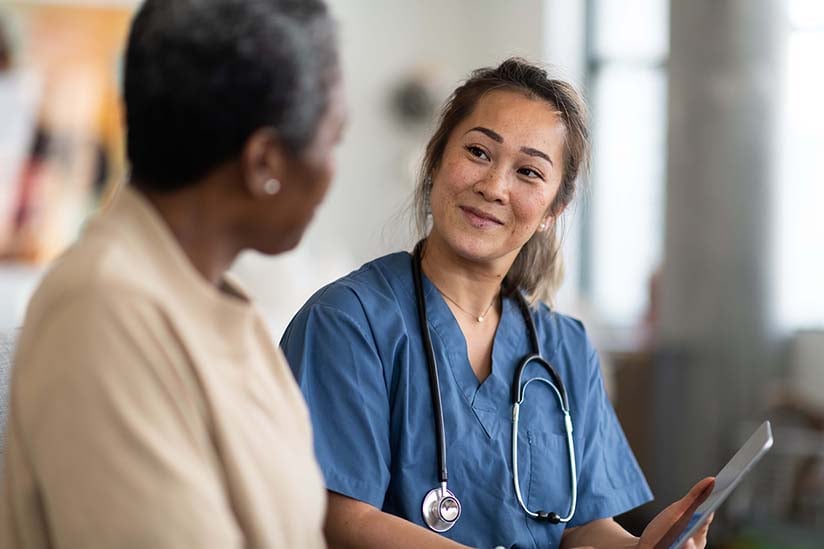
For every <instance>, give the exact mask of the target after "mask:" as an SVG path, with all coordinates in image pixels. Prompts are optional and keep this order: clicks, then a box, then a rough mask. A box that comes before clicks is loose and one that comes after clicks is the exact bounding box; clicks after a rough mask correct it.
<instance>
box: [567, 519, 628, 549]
mask: <svg viewBox="0 0 824 549" xmlns="http://www.w3.org/2000/svg"><path fill="white" fill-rule="evenodd" d="M637 546H638V538H636V537H635V536H633V535H632V534H630V533H629V532H627V531H626V530H624V529H623V528H621V526H620V525H619V524H618V523H617V522H615V521H614V520H612V519H611V518H610V519H601V520H593V521H592V522H589V523H587V524H584V525H583V526H578V527H576V528H567V530H566V531H565V532H564V536H563V538H561V549H571V548H573V547H598V548H599V549H624V548H629V547H637Z"/></svg>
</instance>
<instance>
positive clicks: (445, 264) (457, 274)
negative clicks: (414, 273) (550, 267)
mask: <svg viewBox="0 0 824 549" xmlns="http://www.w3.org/2000/svg"><path fill="white" fill-rule="evenodd" d="M513 258H514V256H513ZM511 266H512V260H510V259H509V258H501V259H498V260H495V261H490V262H486V261H484V262H481V261H472V260H470V259H467V258H465V257H463V256H461V255H459V254H458V253H457V252H456V251H455V250H454V249H453V248H452V247H451V246H450V245H449V244H448V243H447V242H445V241H444V240H443V239H442V238H440V237H439V236H438V235H437V234H435V233H432V234H430V235H429V237H428V238H427V239H426V244H425V246H424V253H423V259H422V261H421V267H422V269H423V272H424V274H426V276H427V278H429V280H430V281H432V283H433V284H434V285H435V286H436V287H437V288H438V290H440V292H441V294H442V295H444V296H446V298H447V300H449V301H453V302H457V305H458V307H459V308H460V309H462V310H464V311H465V312H471V313H472V314H473V315H475V314H477V315H482V314H484V312H485V311H487V310H488V309H489V307H490V303H492V302H493V301H494V300H496V298H497V296H498V294H499V293H500V291H501V284H502V283H503V280H504V277H505V276H506V273H507V272H508V271H509V268H510V267H511Z"/></svg>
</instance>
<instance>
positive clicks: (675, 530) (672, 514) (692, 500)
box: [638, 477, 715, 549]
mask: <svg viewBox="0 0 824 549" xmlns="http://www.w3.org/2000/svg"><path fill="white" fill-rule="evenodd" d="M714 483H715V479H713V478H712V477H707V478H705V479H703V480H701V481H699V482H697V483H696V484H695V485H694V486H693V487H692V489H691V490H690V491H689V493H688V494H687V495H686V496H684V497H683V498H681V499H679V500H678V501H676V502H675V503H673V504H671V505H670V506H669V507H667V508H666V509H664V510H663V511H661V512H660V513H659V514H658V516H656V517H655V518H654V519H652V522H650V523H649V525H648V526H647V527H646V529H644V533H643V534H641V539H640V540H639V545H638V546H639V547H640V548H641V549H651V548H655V549H666V548H668V547H669V546H670V545H672V543H673V542H674V541H675V540H676V539H677V538H678V536H679V535H680V534H681V533H682V532H683V531H684V529H685V528H686V527H687V524H688V523H689V521H690V519H691V518H692V515H693V513H694V512H695V510H696V509H697V508H698V507H699V506H700V505H701V504H702V503H703V502H704V501H705V500H706V499H707V498H708V497H709V495H710V493H711V492H712V487H713V485H714Z"/></svg>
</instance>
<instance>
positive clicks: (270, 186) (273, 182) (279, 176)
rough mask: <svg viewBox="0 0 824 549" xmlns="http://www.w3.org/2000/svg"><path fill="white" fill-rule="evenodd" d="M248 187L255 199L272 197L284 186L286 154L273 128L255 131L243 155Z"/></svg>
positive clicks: (242, 159) (242, 163)
mask: <svg viewBox="0 0 824 549" xmlns="http://www.w3.org/2000/svg"><path fill="white" fill-rule="evenodd" d="M240 163H241V166H240V168H241V173H242V174H243V185H244V187H245V190H246V191H247V192H248V193H249V194H250V195H251V196H252V197H253V198H258V199H260V198H269V197H272V196H274V195H276V194H278V193H279V192H280V190H281V188H282V186H283V185H284V183H285V181H284V180H283V176H284V175H285V174H286V154H285V152H284V149H283V145H282V143H281V141H280V139H278V136H277V134H276V133H275V131H274V130H272V129H271V128H260V129H258V130H256V131H255V132H254V133H253V134H252V135H251V136H249V139H247V140H246V144H245V145H244V147H243V150H242V151H241V155H240Z"/></svg>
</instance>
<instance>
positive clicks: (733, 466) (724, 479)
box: [670, 421, 773, 549]
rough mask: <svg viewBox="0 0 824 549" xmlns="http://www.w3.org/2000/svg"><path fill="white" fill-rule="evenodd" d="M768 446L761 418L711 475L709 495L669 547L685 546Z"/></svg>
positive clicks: (766, 424) (768, 432)
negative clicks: (739, 447) (713, 477)
mask: <svg viewBox="0 0 824 549" xmlns="http://www.w3.org/2000/svg"><path fill="white" fill-rule="evenodd" d="M772 445H773V437H772V429H771V428H770V422H769V421H765V422H764V423H762V424H761V426H760V427H759V428H758V429H757V430H756V431H755V433H753V434H752V436H751V437H750V438H749V440H747V442H746V443H744V446H742V447H741V449H740V450H738V452H737V453H736V454H735V455H734V456H733V457H732V459H731V460H730V461H729V463H727V464H726V465H725V466H724V468H723V469H721V471H720V472H719V473H718V475H717V476H716V477H715V486H713V489H712V492H710V495H709V497H708V498H707V499H706V501H704V503H702V504H701V505H700V506H699V507H698V509H696V510H695V513H694V514H693V515H692V518H691V519H690V521H689V524H687V529H686V530H684V533H683V534H681V535H680V536H678V539H676V540H675V543H673V544H672V545H670V549H682V548H683V547H684V546H685V543H686V541H687V540H688V539H689V538H690V537H691V536H692V535H693V534H694V533H695V532H696V531H698V530H699V529H700V528H701V526H702V525H703V524H704V522H705V520H706V519H707V518H708V517H709V515H710V514H712V513H713V512H714V511H715V510H716V509H718V507H719V506H720V505H721V504H722V503H724V500H725V499H727V496H729V495H730V494H731V493H732V491H733V489H734V488H735V487H736V486H737V485H738V483H739V482H741V479H742V478H744V475H746V474H747V472H748V471H749V470H750V469H752V466H753V465H755V464H756V463H757V462H758V460H759V459H761V456H763V455H764V454H765V453H766V452H767V450H769V449H770V448H771V447H772Z"/></svg>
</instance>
